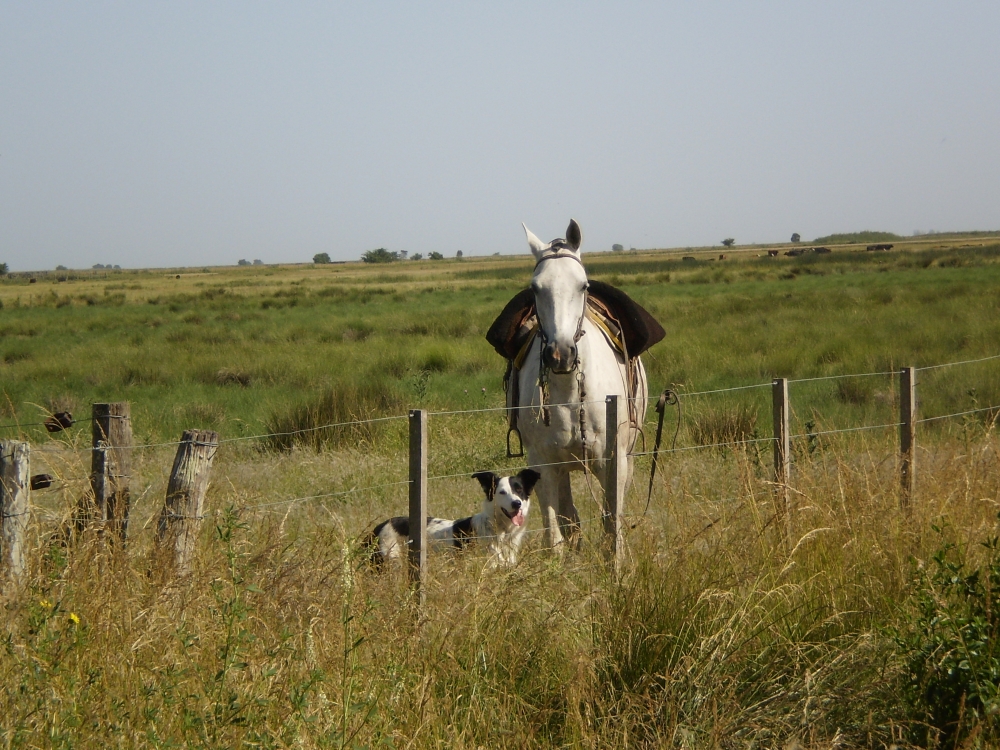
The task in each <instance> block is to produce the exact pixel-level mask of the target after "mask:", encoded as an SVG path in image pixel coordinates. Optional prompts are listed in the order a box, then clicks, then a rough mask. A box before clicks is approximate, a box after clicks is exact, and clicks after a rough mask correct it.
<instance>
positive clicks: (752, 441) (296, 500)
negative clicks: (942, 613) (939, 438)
mask: <svg viewBox="0 0 1000 750" xmlns="http://www.w3.org/2000/svg"><path fill="white" fill-rule="evenodd" d="M996 359H1000V355H993V356H989V357H982V358H978V359H971V360H964V361H959V362H948V363H943V364H937V365H928V366H925V367H919V368H915V369H916V370H918V371H927V370H936V369H941V368H947V367H955V366H960V365H968V364H977V363H981V362H987V361H991V360H996ZM897 374H898V373H896V372H892V371H882V372H866V373H848V374H843V375H829V376H820V377H812V378H798V379H789V380H788V381H787V382H788V383H790V384H791V383H806V382H816V381H828V380H839V379H847V378H864V377H887V376H892V375H897ZM771 386H772V383H770V382H768V383H753V384H749V385H741V386H733V387H729V388H715V389H710V390H704V391H694V392H684V391H681V390H678V391H677V394H678V395H679V396H680V397H681V398H689V397H694V396H706V395H712V394H720V393H729V392H735V391H746V390H752V389H759V388H767V387H771ZM645 398H646V397H644V396H641V397H637V399H640V400H641V399H645ZM647 400H648V399H647ZM603 403H605V401H604V399H591V400H585V401H574V402H566V403H555V404H546V405H545V406H546V407H547V408H558V407H572V408H581V407H582V406H585V405H596V404H603ZM519 408H520V409H533V410H538V409H540V408H541V407H540V406H539V405H531V406H522V407H519ZM508 410H509V407H507V406H501V407H485V408H476V409H453V410H440V411H428V412H427V416H428V417H444V416H457V415H471V414H481V413H501V412H507V411H508ZM982 413H992V414H994V415H996V414H1000V405H993V406H987V407H981V408H976V409H971V410H965V411H960V412H954V413H950V414H942V415H938V416H932V417H924V418H921V419H917V420H916V422H917V423H928V422H936V421H941V420H946V419H953V418H957V417H964V416H969V415H973V414H982ZM408 418H409V415H390V416H382V417H371V418H367V419H353V420H346V421H340V422H331V423H329V424H324V425H319V426H315V427H307V428H303V429H300V430H289V431H283V432H268V433H261V434H256V435H246V436H240V437H233V438H225V439H221V440H219V441H218V443H219V445H220V446H221V445H227V444H234V443H243V442H250V441H261V440H269V439H274V438H285V437H294V436H296V435H303V434H309V433H315V432H319V431H323V430H334V429H338V428H350V427H358V426H363V425H371V424H376V423H385V422H393V421H401V420H406V419H408ZM91 421H93V419H83V420H73V421H72V423H71V426H72V425H77V424H81V423H86V422H91ZM902 424H903V423H901V422H890V423H885V424H876V425H861V426H855V427H845V428H839V429H830V430H818V431H809V432H805V433H800V434H794V435H790V436H789V438H790V439H793V440H801V439H814V438H817V437H821V436H826V435H836V434H846V433H857V432H864V431H872V430H882V429H892V428H899V427H901V426H902ZM50 425H51V420H46V421H45V422H31V423H14V424H4V425H0V429H19V430H20V429H23V428H27V427H49V426H50ZM64 429H65V428H64ZM775 439H776V438H774V437H761V438H748V439H738V440H730V441H723V442H714V443H706V444H697V445H690V446H681V447H671V448H665V449H660V450H657V451H651V450H643V451H634V452H630V453H629V456H630V457H633V458H639V457H646V456H653V455H658V454H668V455H669V454H677V453H685V452H690V451H699V450H714V449H720V448H739V447H746V446H750V445H759V444H761V443H773V442H774V441H775ZM184 442H185V441H182V440H174V441H163V442H150V443H139V444H133V445H130V446H122V447H121V448H122V449H129V450H141V449H151V448H163V447H172V446H174V447H176V446H179V445H182V444H183V443H184ZM93 450H94V448H93V447H69V446H67V445H66V444H58V446H53V445H51V444H50V445H44V446H38V447H33V451H34V452H36V453H38V454H42V455H60V454H67V455H80V454H82V453H84V452H87V451H93ZM604 460H605V459H604V458H603V457H592V456H590V457H588V456H584V457H578V458H573V459H571V460H566V461H556V462H549V463H536V464H531V468H534V469H540V468H546V467H557V466H573V467H585V468H588V469H590V468H591V467H592V466H593V465H594V464H603V463H604ZM512 470H513V469H511V468H510V467H508V466H496V467H494V469H493V471H494V472H508V471H512ZM468 476H470V473H469V472H467V471H466V472H458V473H447V474H437V475H433V476H428V477H427V481H443V480H448V479H456V478H464V477H468ZM410 483H411V482H410V480H409V479H403V480H398V481H391V482H381V483H377V484H372V485H367V486H363V487H352V488H350V489H344V490H336V491H331V492H324V493H316V494H311V495H305V496H301V497H293V498H287V499H283V500H277V501H272V502H266V503H257V504H254V505H252V506H247V509H248V510H256V509H261V508H270V507H277V506H288V505H296V504H302V503H309V502H314V501H318V500H323V499H328V498H335V497H343V496H348V495H354V494H359V493H364V492H373V491H376V490H381V489H386V488H390V487H400V486H405V485H409V484H410ZM147 491H148V490H147Z"/></svg>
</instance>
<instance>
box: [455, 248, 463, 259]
mask: <svg viewBox="0 0 1000 750" xmlns="http://www.w3.org/2000/svg"><path fill="white" fill-rule="evenodd" d="M455 257H456V258H459V259H461V257H462V251H461V250H459V251H458V252H457V253H455Z"/></svg>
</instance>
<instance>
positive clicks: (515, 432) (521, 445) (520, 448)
mask: <svg viewBox="0 0 1000 750" xmlns="http://www.w3.org/2000/svg"><path fill="white" fill-rule="evenodd" d="M511 435H517V450H518V452H517V453H514V452H513V451H511V449H510V436H511ZM523 456H524V442H523V441H522V440H521V431H520V430H519V429H517V428H516V427H511V428H510V429H509V430H507V458H522V457H523Z"/></svg>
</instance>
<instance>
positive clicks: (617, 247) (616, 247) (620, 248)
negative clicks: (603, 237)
mask: <svg viewBox="0 0 1000 750" xmlns="http://www.w3.org/2000/svg"><path fill="white" fill-rule="evenodd" d="M611 249H612V250H614V251H615V252H616V253H620V252H622V251H623V250H624V249H625V246H624V245H619V244H617V243H615V244H614V245H612V246H611Z"/></svg>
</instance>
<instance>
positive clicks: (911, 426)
mask: <svg viewBox="0 0 1000 750" xmlns="http://www.w3.org/2000/svg"><path fill="white" fill-rule="evenodd" d="M916 438H917V368H916V367H904V368H903V369H902V370H900V371H899V484H900V494H899V503H900V506H901V507H902V508H903V509H907V508H909V506H910V502H911V501H912V500H913V493H914V490H915V489H916V457H917V440H916Z"/></svg>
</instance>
